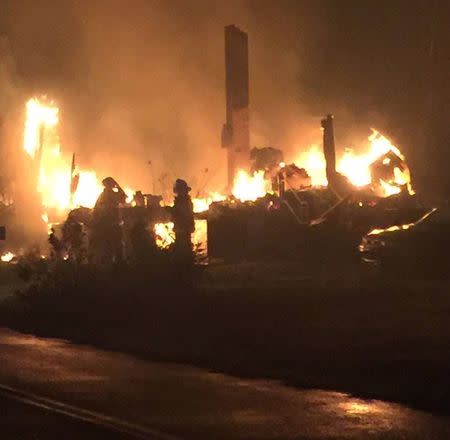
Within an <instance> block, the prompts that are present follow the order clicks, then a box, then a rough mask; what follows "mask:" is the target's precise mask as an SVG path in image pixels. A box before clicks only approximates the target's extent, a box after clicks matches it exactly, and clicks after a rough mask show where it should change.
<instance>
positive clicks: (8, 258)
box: [0, 252, 15, 263]
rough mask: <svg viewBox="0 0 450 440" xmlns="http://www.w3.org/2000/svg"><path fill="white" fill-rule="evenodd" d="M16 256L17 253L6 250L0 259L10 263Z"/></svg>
mask: <svg viewBox="0 0 450 440" xmlns="http://www.w3.org/2000/svg"><path fill="white" fill-rule="evenodd" d="M14 257H15V255H14V254H13V253H12V252H6V253H4V254H3V255H2V256H1V257H0V260H2V261H3V262H4V263H9V262H10V261H11V260H12V259H13V258H14Z"/></svg>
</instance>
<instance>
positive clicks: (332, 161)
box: [322, 115, 336, 182]
mask: <svg viewBox="0 0 450 440" xmlns="http://www.w3.org/2000/svg"><path fill="white" fill-rule="evenodd" d="M322 128H323V155H324V156H325V163H326V172H327V179H328V182H330V181H331V180H332V179H333V177H334V175H335V174H336V147H335V145H334V129H333V115H327V117H326V118H324V119H322Z"/></svg>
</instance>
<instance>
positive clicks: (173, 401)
mask: <svg viewBox="0 0 450 440" xmlns="http://www.w3.org/2000/svg"><path fill="white" fill-rule="evenodd" d="M0 384H3V385H7V386H9V387H14V388H16V389H20V390H26V391H27V392H30V393H34V394H35V395H39V396H45V397H47V398H50V399H54V400H56V401H58V402H63V403H66V404H70V405H73V406H75V407H78V408H85V409H87V410H90V411H95V412H98V413H102V414H107V415H110V416H113V417H116V418H119V419H121V420H126V421H128V422H131V423H133V424H135V425H138V426H141V427H144V428H148V430H149V431H148V432H154V433H155V438H157V435H156V434H158V433H169V434H171V435H172V436H174V438H183V439H196V440H198V439H227V440H230V439H232V440H238V439H258V440H262V439H267V440H269V439H277V440H281V439H328V440H329V439H342V438H345V439H383V440H387V439H408V440H409V439H417V440H419V439H420V440H424V439H430V440H431V439H439V440H441V439H447V438H450V419H449V418H444V417H437V416H433V415H430V414H427V413H424V412H420V411H414V410H411V409H408V408H405V407H403V406H401V405H396V404H390V403H386V402H381V401H364V400H359V399H356V398H352V397H351V396H348V395H346V394H342V393H335V392H325V391H319V390H303V391H302V390H295V389H292V388H288V387H285V386H282V385H279V384H276V383H273V382H268V381H253V380H241V379H237V378H233V377H229V376H225V375H221V374H214V373H210V372H206V371H202V370H199V369H196V368H191V367H184V366H178V365H171V364H159V363H151V362H145V361H141V360H138V359H136V358H134V357H131V356H126V355H123V354H117V353H111V352H106V351H101V350H96V349H93V348H90V347H87V346H78V345H72V344H70V343H67V342H64V341H60V340H49V339H41V338H37V337H33V336H26V335H22V334H19V333H15V332H11V331H9V330H6V329H0ZM99 438H101V437H99Z"/></svg>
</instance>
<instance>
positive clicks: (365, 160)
mask: <svg viewBox="0 0 450 440" xmlns="http://www.w3.org/2000/svg"><path fill="white" fill-rule="evenodd" d="M368 140H369V148H368V150H367V151H366V152H365V153H359V154H357V153H355V152H354V151H353V150H352V149H346V150H345V151H344V153H343V154H342V155H341V157H338V159H337V165H336V168H337V171H338V172H340V173H341V174H343V175H344V176H346V177H347V178H348V180H349V181H350V182H351V183H352V184H353V185H354V186H356V187H362V186H366V185H369V184H371V183H372V174H371V171H370V165H371V164H372V163H373V162H375V161H376V160H378V159H379V158H381V157H382V156H383V155H386V154H387V153H389V152H392V153H394V154H395V155H396V156H397V157H398V158H399V159H400V160H402V161H404V160H405V157H404V156H403V154H402V153H401V152H400V150H399V149H398V148H397V147H396V146H395V145H393V144H392V142H391V141H390V140H389V139H388V138H386V137H385V136H383V135H382V134H381V133H379V132H378V131H377V130H375V129H372V133H371V135H370V136H369V138H368ZM385 160H386V161H388V160H389V159H388V158H387V159H385ZM295 163H296V164H297V165H298V166H300V167H303V168H305V169H306V170H307V172H308V174H309V175H310V176H311V181H312V184H313V185H314V186H326V185H327V183H328V182H327V178H326V172H325V169H326V163H325V158H324V156H323V153H322V152H321V151H320V149H319V147H318V146H317V145H312V146H311V148H310V150H309V151H307V152H303V153H301V154H300V155H299V156H298V157H297V159H296V160H295ZM404 185H406V186H407V188H408V191H409V193H410V194H413V193H414V191H413V189H412V186H411V177H410V175H409V171H408V170H407V169H404V170H401V169H400V168H398V167H395V168H394V173H393V178H392V179H391V180H389V181H388V182H386V181H384V180H380V182H379V186H380V189H379V193H380V195H381V196H383V197H387V196H390V195H392V194H398V193H399V192H400V191H401V187H402V186H404Z"/></svg>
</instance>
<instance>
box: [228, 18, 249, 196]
mask: <svg viewBox="0 0 450 440" xmlns="http://www.w3.org/2000/svg"><path fill="white" fill-rule="evenodd" d="M248 83H249V77H248V35H247V34H246V33H245V32H243V31H241V30H240V29H239V28H238V27H236V26H234V25H229V26H226V27H225V87H226V112H227V119H226V123H225V124H224V126H223V129H222V147H223V148H226V149H227V150H228V153H227V161H228V189H229V190H231V188H232V186H233V180H234V177H235V175H236V172H237V170H238V169H244V170H246V171H249V168H250V131H249V92H248Z"/></svg>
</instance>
